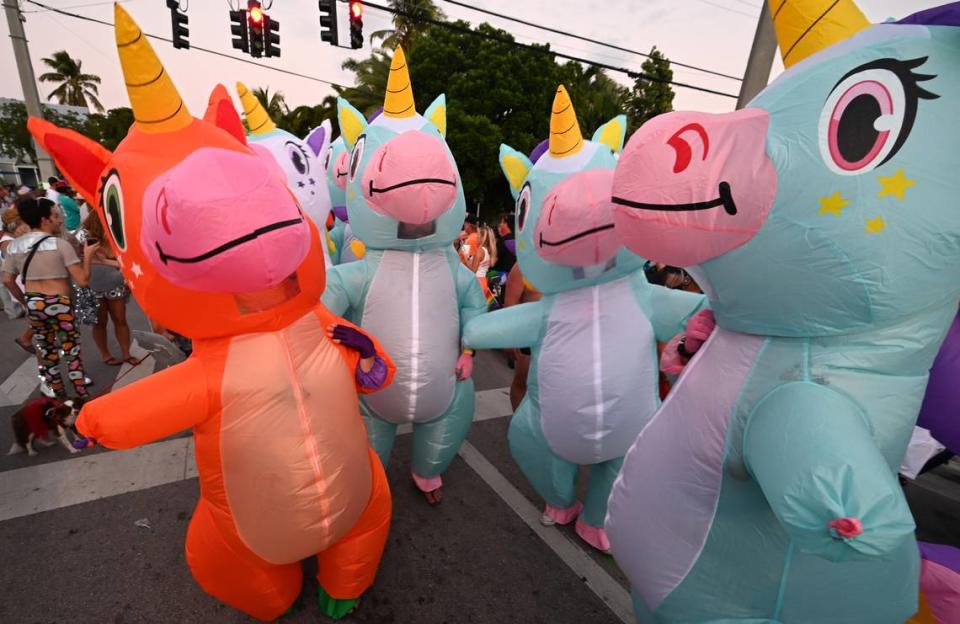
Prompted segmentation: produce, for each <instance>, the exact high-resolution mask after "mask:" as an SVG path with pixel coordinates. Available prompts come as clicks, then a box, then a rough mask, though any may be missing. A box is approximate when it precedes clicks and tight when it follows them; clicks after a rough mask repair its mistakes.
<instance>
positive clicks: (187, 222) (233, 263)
mask: <svg viewBox="0 0 960 624" xmlns="http://www.w3.org/2000/svg"><path fill="white" fill-rule="evenodd" d="M114 11H115V21H116V27H115V30H116V41H117V49H118V51H119V53H120V64H121V66H122V68H123V76H124V79H125V81H126V85H127V92H128V94H129V96H130V103H131V106H132V108H133V116H134V119H135V122H134V124H133V126H132V127H131V128H130V132H129V133H128V134H127V137H126V138H125V139H124V140H123V142H121V143H120V145H119V146H118V147H117V149H116V151H115V152H112V153H111V152H110V151H108V150H106V149H104V148H103V147H101V146H100V145H99V144H98V143H96V142H94V141H91V140H90V139H87V138H86V137H84V136H82V135H80V134H77V133H75V132H72V131H69V130H64V129H61V128H57V127H56V126H54V125H52V124H50V123H47V122H45V121H42V120H39V119H30V121H29V127H30V132H31V133H32V134H33V136H34V137H35V138H36V139H37V141H38V142H39V143H40V144H41V146H42V147H43V148H44V149H45V150H46V151H47V152H49V153H50V154H51V156H53V158H54V160H55V161H56V163H57V166H58V167H59V168H60V170H61V171H62V172H63V173H64V175H65V176H66V177H67V178H68V179H69V180H70V182H71V183H72V185H73V186H74V188H76V189H77V190H78V191H80V193H81V194H82V195H83V197H84V198H85V199H86V200H87V202H89V203H90V205H91V206H95V207H96V210H97V212H98V214H99V216H100V219H101V220H102V221H103V223H104V225H105V226H106V228H105V229H106V230H107V232H109V238H110V243H111V245H112V247H113V249H114V251H115V252H116V254H117V257H118V258H119V260H120V262H121V265H122V270H123V274H124V276H125V277H126V279H127V280H128V281H129V282H130V284H131V286H132V288H133V293H134V295H135V296H136V298H137V301H138V302H139V303H140V305H141V306H142V307H143V309H144V311H145V312H146V313H147V316H149V317H150V318H151V319H153V320H155V321H157V322H159V323H160V324H161V325H163V326H165V327H169V328H171V329H173V330H174V331H177V332H180V333H182V334H184V335H187V336H190V337H194V338H205V337H214V336H225V335H232V334H236V333H241V332H246V331H265V330H268V329H274V328H280V327H283V326H285V325H286V324H288V323H289V322H291V321H292V320H293V319H295V318H298V317H299V316H302V315H303V314H304V313H305V312H306V311H307V310H309V309H310V308H311V307H312V306H314V305H316V301H317V298H318V297H319V295H320V293H322V292H323V288H324V268H323V255H322V253H321V248H320V242H319V240H320V239H319V237H318V233H317V230H316V229H315V228H313V227H311V225H310V224H309V222H308V221H306V220H305V219H304V217H303V214H302V212H301V211H300V208H299V206H298V203H297V199H296V197H294V195H293V194H292V193H291V191H290V190H289V189H288V188H287V184H286V178H285V176H284V173H283V171H282V170H280V168H279V167H277V166H276V164H274V163H272V162H270V161H269V160H267V159H264V158H262V157H260V156H258V155H257V154H255V153H254V152H253V151H252V150H251V149H250V148H249V147H248V146H247V144H246V140H245V138H244V136H243V132H242V125H241V124H240V121H239V118H237V117H236V112H233V117H232V119H231V117H230V111H232V110H233V109H232V106H229V107H227V106H221V107H219V108H218V109H217V110H216V111H214V112H211V114H210V116H211V117H212V118H214V119H215V120H217V119H219V121H218V122H217V124H216V125H215V124H214V123H209V122H207V121H203V120H200V119H194V118H193V117H192V116H191V115H190V113H189V111H188V110H187V108H186V105H185V104H184V102H183V100H182V98H181V97H180V95H179V93H177V90H176V87H174V85H173V81H172V80H171V78H170V76H169V75H168V74H167V73H166V71H165V70H164V68H163V65H162V64H161V63H160V61H159V59H158V58H157V56H156V54H155V53H154V51H153V49H152V48H151V46H150V43H149V42H148V41H147V38H146V37H145V36H144V35H143V32H142V31H141V30H140V28H139V27H138V26H137V24H136V23H135V22H134V21H133V20H132V19H131V18H130V16H129V15H128V14H127V12H126V11H124V9H123V8H121V7H120V6H119V5H116V7H115V10H114ZM221 122H222V123H221ZM218 126H219V127H218Z"/></svg>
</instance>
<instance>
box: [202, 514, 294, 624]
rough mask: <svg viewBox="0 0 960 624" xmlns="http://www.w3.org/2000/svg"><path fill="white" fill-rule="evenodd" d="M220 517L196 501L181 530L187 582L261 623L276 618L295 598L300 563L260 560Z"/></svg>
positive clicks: (223, 517) (223, 518)
mask: <svg viewBox="0 0 960 624" xmlns="http://www.w3.org/2000/svg"><path fill="white" fill-rule="evenodd" d="M222 514H223V512H219V511H217V510H215V509H213V508H212V507H211V506H210V504H209V503H207V502H206V501H204V499H202V498H201V499H200V502H199V503H198V504H197V508H196V510H195V511H194V513H193V519H192V520H191V521H190V528H188V529H187V563H188V564H189V565H190V571H191V572H193V578H194V579H196V581H197V583H198V584H199V585H200V587H202V588H203V589H204V591H206V592H207V593H208V594H210V595H212V596H213V597H214V598H216V599H217V600H220V601H222V602H225V603H226V604H228V605H230V606H231V607H233V608H235V609H239V610H240V611H243V612H244V613H248V614H250V615H252V616H253V617H255V618H257V619H259V620H263V621H270V620H273V619H276V618H277V617H279V616H281V615H282V614H283V613H284V612H285V611H286V610H287V609H288V608H289V607H290V605H292V604H293V602H294V600H296V599H297V597H298V596H299V595H300V590H301V588H302V586H303V572H302V570H301V568H300V563H299V562H296V563H288V564H284V565H275V564H272V563H269V562H267V561H264V560H263V559H261V558H260V557H258V556H257V555H255V554H254V553H253V552H252V551H251V550H250V549H249V548H247V547H246V546H245V545H244V544H243V542H242V541H241V540H240V537H239V536H238V535H237V533H236V530H235V529H234V527H233V520H232V519H231V518H230V517H229V516H225V515H222ZM215 518H216V520H215Z"/></svg>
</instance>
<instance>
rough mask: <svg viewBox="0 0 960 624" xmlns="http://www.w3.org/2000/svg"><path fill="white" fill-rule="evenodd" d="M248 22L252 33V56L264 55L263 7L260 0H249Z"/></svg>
mask: <svg viewBox="0 0 960 624" xmlns="http://www.w3.org/2000/svg"><path fill="white" fill-rule="evenodd" d="M247 24H248V26H249V34H250V56H252V57H253V58H260V57H261V56H263V8H262V7H261V6H260V2H259V1H258V0H249V2H247Z"/></svg>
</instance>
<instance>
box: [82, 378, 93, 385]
mask: <svg viewBox="0 0 960 624" xmlns="http://www.w3.org/2000/svg"><path fill="white" fill-rule="evenodd" d="M83 385H85V386H92V385H93V380H92V379H90V378H89V377H86V376H85V377H84V378H83Z"/></svg>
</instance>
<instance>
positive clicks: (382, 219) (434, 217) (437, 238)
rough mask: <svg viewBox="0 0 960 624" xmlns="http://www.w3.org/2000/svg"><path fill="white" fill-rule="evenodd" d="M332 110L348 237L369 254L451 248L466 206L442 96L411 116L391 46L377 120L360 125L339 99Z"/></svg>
mask: <svg viewBox="0 0 960 624" xmlns="http://www.w3.org/2000/svg"><path fill="white" fill-rule="evenodd" d="M337 107H338V116H339V120H340V132H341V136H342V137H343V139H344V142H345V143H346V145H347V147H348V148H350V150H351V153H350V163H349V172H348V176H347V179H348V181H347V188H346V191H347V212H348V214H349V216H350V225H351V226H352V227H353V232H354V234H355V235H356V236H357V237H358V238H359V239H360V240H362V241H363V242H364V243H365V244H366V245H367V247H369V248H372V249H405V250H421V251H422V250H428V249H438V248H441V247H445V246H447V245H449V244H450V243H452V242H453V239H454V238H456V237H457V234H458V233H459V232H460V228H461V226H462V225H463V218H464V216H466V202H465V200H464V197H463V184H462V181H461V179H460V173H459V172H458V171H457V163H456V161H455V160H454V159H453V154H451V153H450V148H449V147H447V143H446V141H445V140H444V137H445V136H446V133H447V106H446V100H445V98H444V96H442V95H441V96H440V97H438V98H437V99H436V100H435V101H434V102H433V104H431V105H430V106H429V107H428V108H427V111H426V113H424V115H423V116H421V115H419V114H417V111H416V109H415V107H414V102H413V87H412V86H411V84H410V74H409V71H408V70H407V60H406V58H405V57H404V55H403V49H402V48H400V47H397V50H396V52H395V53H394V55H393V62H392V63H391V66H390V76H389V78H388V79H387V93H386V98H385V100H384V103H383V114H381V115H380V116H378V117H377V118H376V119H375V120H373V121H372V122H370V123H367V120H366V119H365V118H364V117H363V115H362V114H361V113H360V111H358V110H357V109H355V108H354V107H353V106H351V105H350V104H349V102H347V101H346V100H344V99H343V98H340V100H338V102H337Z"/></svg>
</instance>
